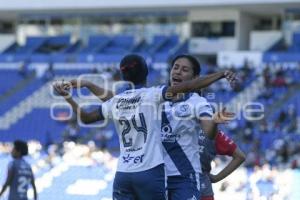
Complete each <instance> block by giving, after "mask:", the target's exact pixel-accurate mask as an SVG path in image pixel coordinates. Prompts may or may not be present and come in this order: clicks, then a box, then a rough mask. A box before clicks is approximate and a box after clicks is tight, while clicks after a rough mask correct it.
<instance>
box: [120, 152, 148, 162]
mask: <svg viewBox="0 0 300 200" xmlns="http://www.w3.org/2000/svg"><path fill="white" fill-rule="evenodd" d="M122 158H123V163H130V162H133V163H134V164H140V163H142V162H143V159H144V154H142V155H139V156H131V155H130V154H128V155H127V156H123V157H122Z"/></svg>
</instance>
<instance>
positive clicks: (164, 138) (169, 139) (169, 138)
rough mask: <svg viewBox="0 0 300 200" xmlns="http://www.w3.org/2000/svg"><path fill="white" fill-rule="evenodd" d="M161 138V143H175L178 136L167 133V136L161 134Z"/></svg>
mask: <svg viewBox="0 0 300 200" xmlns="http://www.w3.org/2000/svg"><path fill="white" fill-rule="evenodd" d="M161 138H162V141H163V142H176V141H177V140H178V139H179V138H180V135H177V134H172V133H167V134H161Z"/></svg>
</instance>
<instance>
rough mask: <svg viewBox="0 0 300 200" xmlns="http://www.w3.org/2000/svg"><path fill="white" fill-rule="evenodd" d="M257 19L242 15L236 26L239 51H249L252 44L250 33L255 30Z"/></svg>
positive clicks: (245, 14)
mask: <svg viewBox="0 0 300 200" xmlns="http://www.w3.org/2000/svg"><path fill="white" fill-rule="evenodd" d="M254 23H255V18H254V17H253V16H250V15H249V14H247V13H243V12H241V13H240V16H239V20H238V23H237V25H236V30H237V37H238V43H239V50H248V49H249V42H250V32H251V30H253V28H254Z"/></svg>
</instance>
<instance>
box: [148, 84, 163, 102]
mask: <svg viewBox="0 0 300 200" xmlns="http://www.w3.org/2000/svg"><path fill="white" fill-rule="evenodd" d="M167 89H168V86H165V85H162V86H159V87H151V88H148V89H147V92H148V95H149V97H148V98H151V99H152V100H154V101H156V102H163V101H167V100H168V95H167Z"/></svg>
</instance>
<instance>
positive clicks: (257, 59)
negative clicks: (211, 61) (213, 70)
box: [217, 51, 262, 68]
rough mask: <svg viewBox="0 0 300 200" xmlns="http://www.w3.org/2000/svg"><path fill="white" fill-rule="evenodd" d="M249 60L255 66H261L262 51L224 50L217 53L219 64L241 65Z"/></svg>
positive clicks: (224, 65)
mask: <svg viewBox="0 0 300 200" xmlns="http://www.w3.org/2000/svg"><path fill="white" fill-rule="evenodd" d="M245 60H247V61H248V62H249V63H250V65H251V66H253V67H258V68H259V67H261V63H262V52H259V51H238V52H237V51H222V52H219V53H218V55H217V63H218V66H221V67H230V66H232V65H233V66H235V67H241V66H243V64H244V63H245Z"/></svg>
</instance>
